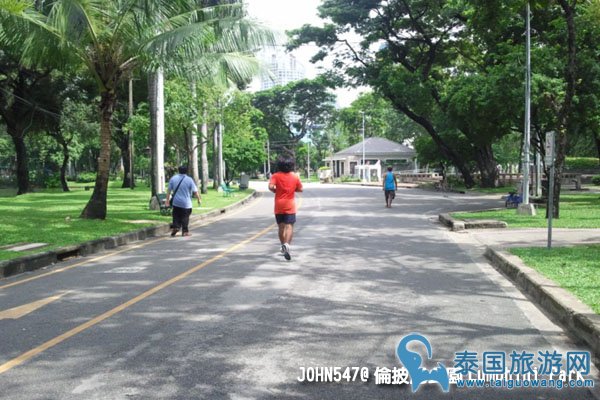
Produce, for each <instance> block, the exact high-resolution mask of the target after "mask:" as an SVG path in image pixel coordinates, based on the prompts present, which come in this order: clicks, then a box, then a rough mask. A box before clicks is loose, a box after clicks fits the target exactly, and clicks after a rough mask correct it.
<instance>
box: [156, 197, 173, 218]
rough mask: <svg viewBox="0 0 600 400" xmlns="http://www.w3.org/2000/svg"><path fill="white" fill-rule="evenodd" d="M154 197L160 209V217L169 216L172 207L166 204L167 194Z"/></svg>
mask: <svg viewBox="0 0 600 400" xmlns="http://www.w3.org/2000/svg"><path fill="white" fill-rule="evenodd" d="M154 197H156V200H157V201H158V206H159V207H160V213H161V215H171V212H172V211H173V207H171V205H168V206H167V204H166V202H167V194H166V193H157V194H156V195H155V196H154Z"/></svg>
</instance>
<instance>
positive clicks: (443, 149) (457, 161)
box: [388, 96, 475, 188]
mask: <svg viewBox="0 0 600 400" xmlns="http://www.w3.org/2000/svg"><path fill="white" fill-rule="evenodd" d="M388 98H389V99H390V101H392V104H393V105H394V106H395V107H396V109H398V110H399V111H400V112H402V113H403V114H405V115H406V116H407V117H408V118H410V119H412V120H413V121H415V122H416V123H417V124H419V125H421V126H422V127H423V128H425V130H426V131H427V133H429V136H431V138H432V139H433V141H434V143H435V144H436V146H437V147H438V149H439V151H440V153H442V155H443V156H444V157H446V158H447V159H448V160H449V161H450V162H451V163H452V165H454V166H455V167H456V168H457V169H458V170H459V171H460V174H461V175H462V177H463V180H464V182H465V186H466V187H467V188H472V187H473V186H475V180H474V179H473V175H472V174H471V171H469V169H468V168H467V165H466V164H465V162H464V161H463V160H462V159H461V157H460V156H459V155H458V154H457V153H456V152H455V151H454V150H452V148H451V147H450V146H448V145H447V144H446V143H445V142H444V140H443V139H442V138H441V137H440V135H438V133H437V131H436V130H435V128H434V126H433V124H432V123H431V122H430V121H429V120H428V119H426V118H425V117H423V116H421V115H418V114H416V113H415V112H413V111H412V110H411V109H409V108H408V107H405V106H404V105H403V104H398V103H396V102H394V98H393V96H391V97H388Z"/></svg>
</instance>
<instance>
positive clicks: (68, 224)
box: [0, 182, 252, 260]
mask: <svg viewBox="0 0 600 400" xmlns="http://www.w3.org/2000/svg"><path fill="white" fill-rule="evenodd" d="M251 193H252V190H242V191H239V192H236V196H235V197H223V195H222V194H221V193H219V192H217V191H216V190H212V189H210V190H209V192H208V193H207V194H204V195H202V206H201V207H198V206H197V203H194V210H193V214H195V215H197V214H204V213H208V212H210V211H212V210H214V209H219V208H222V207H225V206H227V205H229V204H232V203H234V202H236V201H239V200H240V199H243V198H244V197H246V196H247V195H250V194H251ZM91 195H92V191H85V190H83V188H82V189H73V190H72V191H71V192H62V191H58V190H46V191H42V192H38V193H28V194H25V195H21V196H17V197H0V226H1V227H2V235H0V260H7V259H12V258H17V257H20V256H23V255H27V254H34V253H39V252H43V251H48V250H53V249H56V248H58V247H61V246H66V245H73V244H78V243H82V242H85V241H88V240H93V239H99V238H102V237H107V236H111V235H115V234H119V233H125V232H131V231H135V230H138V229H141V228H144V227H147V226H153V225H160V224H164V223H168V222H170V221H171V217H170V216H163V215H160V213H159V212H158V211H153V210H149V209H148V203H149V200H150V190H149V189H148V188H147V187H145V186H138V187H137V188H136V189H135V190H131V189H121V188H120V182H111V183H110V186H109V191H108V210H107V214H108V215H107V218H106V220H88V219H82V218H79V214H80V213H81V211H82V210H83V208H84V207H85V205H86V204H87V201H88V200H89V199H90V197H91ZM18 243H48V246H45V247H42V248H39V249H37V250H32V251H26V252H14V251H8V250H6V248H7V247H8V246H10V245H14V244H18Z"/></svg>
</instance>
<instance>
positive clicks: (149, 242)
mask: <svg viewBox="0 0 600 400" xmlns="http://www.w3.org/2000/svg"><path fill="white" fill-rule="evenodd" d="M253 203H254V204H252V205H251V206H252V207H253V206H254V205H256V202H253ZM244 210H247V208H246V207H243V208H239V209H237V210H235V211H233V212H231V213H229V214H223V215H222V216H221V215H219V216H218V217H216V218H215V219H213V220H208V221H202V220H201V221H199V223H191V224H190V225H191V227H192V228H200V227H202V226H206V225H210V224H212V223H214V222H217V221H220V220H221V219H223V218H229V217H232V216H234V215H236V214H238V213H240V212H241V211H244ZM168 238H169V236H165V237H159V238H158V239H154V240H150V241H144V243H141V244H137V245H131V246H127V248H125V249H123V250H115V251H110V253H108V254H104V255H102V256H98V257H94V258H90V259H89V260H84V261H81V262H78V263H76V264H73V265H69V266H67V267H62V268H58V269H53V270H52V271H49V272H46V273H43V274H39V275H35V276H32V277H29V278H25V279H20V280H18V281H16V282H13V283H8V284H6V285H2V286H0V290H2V289H7V288H10V287H13V286H18V285H22V284H24V283H27V282H31V281H35V280H37V279H40V278H44V277H46V276H49V275H54V274H58V273H60V272H65V271H68V270H70V269H73V268H77V267H81V266H82V265H85V264H88V263H92V262H95V261H100V260H102V259H104V258H106V257H111V256H114V255H117V254H121V253H124V252H126V251H130V250H135V249H139V248H141V247H145V246H148V245H150V244H153V243H156V242H159V241H161V240H165V239H168Z"/></svg>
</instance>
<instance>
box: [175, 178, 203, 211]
mask: <svg viewBox="0 0 600 400" xmlns="http://www.w3.org/2000/svg"><path fill="white" fill-rule="evenodd" d="M179 182H181V185H179ZM177 185H179V189H177V193H175V197H171V205H173V206H175V207H179V208H192V194H193V193H195V192H197V191H198V187H196V184H195V183H194V180H193V179H192V178H190V177H189V176H187V175H182V174H179V175H175V176H174V177H172V178H171V179H170V180H169V191H170V193H171V196H173V191H175V189H176V188H177Z"/></svg>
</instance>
